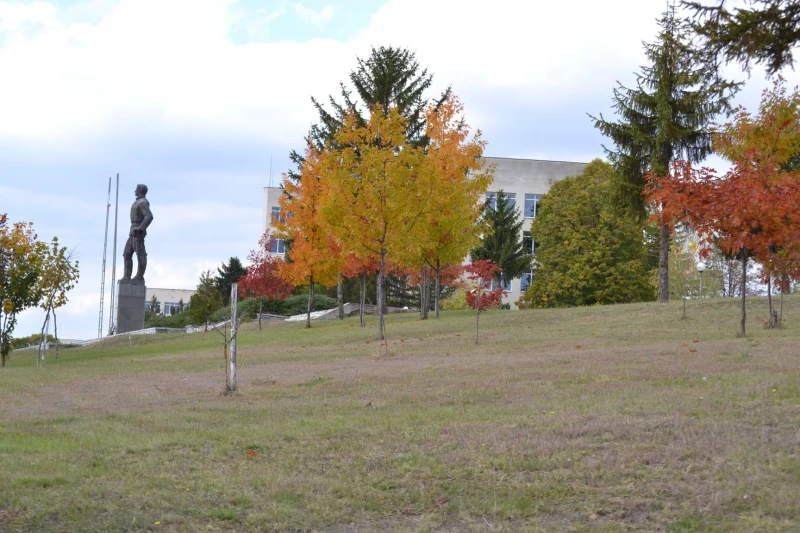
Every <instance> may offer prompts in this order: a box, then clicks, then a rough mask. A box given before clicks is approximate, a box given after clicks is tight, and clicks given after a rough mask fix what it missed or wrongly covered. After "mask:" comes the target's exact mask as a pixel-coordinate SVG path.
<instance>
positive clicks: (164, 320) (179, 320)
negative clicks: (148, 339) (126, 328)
mask: <svg viewBox="0 0 800 533" xmlns="http://www.w3.org/2000/svg"><path fill="white" fill-rule="evenodd" d="M190 324H191V317H190V316H189V311H184V312H183V313H178V314H175V315H170V316H166V315H153V314H150V313H148V317H146V318H145V321H144V327H146V328H185V327H186V326H188V325H190Z"/></svg>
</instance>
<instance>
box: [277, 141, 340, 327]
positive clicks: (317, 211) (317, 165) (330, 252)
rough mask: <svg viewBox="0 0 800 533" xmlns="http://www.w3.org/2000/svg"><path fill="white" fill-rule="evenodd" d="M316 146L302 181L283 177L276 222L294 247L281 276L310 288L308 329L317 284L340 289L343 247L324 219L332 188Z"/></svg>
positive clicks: (307, 158)
mask: <svg viewBox="0 0 800 533" xmlns="http://www.w3.org/2000/svg"><path fill="white" fill-rule="evenodd" d="M320 155H321V154H320V152H319V151H317V150H316V149H315V148H314V147H313V146H309V147H308V148H307V149H306V153H305V161H304V163H303V167H302V169H301V172H300V179H299V180H298V181H294V180H291V179H289V177H288V176H286V175H284V177H283V188H284V191H285V194H284V195H282V196H281V198H280V200H279V203H280V207H281V217H280V218H279V220H276V221H274V222H273V226H274V227H275V229H276V234H277V236H278V237H279V238H281V239H287V240H289V241H290V242H291V245H290V247H289V249H288V251H287V252H286V257H285V259H286V261H285V262H284V263H283V264H281V267H280V275H281V277H282V278H283V279H285V280H286V281H288V282H289V283H292V284H293V285H303V284H306V283H307V284H308V286H309V287H308V310H307V313H306V327H307V328H310V327H311V311H312V310H313V308H314V283H321V284H323V285H325V286H326V287H331V286H333V285H336V282H337V281H338V278H339V271H340V268H341V263H342V261H341V254H340V248H341V247H340V246H339V244H338V243H337V241H336V239H335V238H334V236H333V235H332V234H331V232H330V230H329V229H328V228H327V225H326V223H325V220H324V219H323V217H322V208H323V207H324V206H325V204H326V203H327V202H328V201H329V198H330V188H329V187H327V186H326V182H327V179H326V178H325V174H326V172H325V168H324V167H323V163H324V162H325V161H328V160H325V159H324V158H320Z"/></svg>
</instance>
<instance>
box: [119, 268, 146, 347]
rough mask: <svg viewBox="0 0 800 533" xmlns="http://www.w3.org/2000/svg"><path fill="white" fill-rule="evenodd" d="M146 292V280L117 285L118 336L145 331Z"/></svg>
mask: <svg viewBox="0 0 800 533" xmlns="http://www.w3.org/2000/svg"><path fill="white" fill-rule="evenodd" d="M145 292H146V288H145V286H144V280H129V281H124V280H120V281H119V282H118V283H117V315H116V316H117V331H116V333H117V334H119V333H127V332H129V331H136V330H139V329H144V300H145Z"/></svg>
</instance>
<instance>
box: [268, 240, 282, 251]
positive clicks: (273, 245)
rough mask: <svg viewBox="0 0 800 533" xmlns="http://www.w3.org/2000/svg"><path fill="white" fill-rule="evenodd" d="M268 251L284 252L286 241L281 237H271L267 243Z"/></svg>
mask: <svg viewBox="0 0 800 533" xmlns="http://www.w3.org/2000/svg"><path fill="white" fill-rule="evenodd" d="M269 251H270V253H272V254H285V253H286V243H285V242H284V240H283V239H272V241H270V244H269Z"/></svg>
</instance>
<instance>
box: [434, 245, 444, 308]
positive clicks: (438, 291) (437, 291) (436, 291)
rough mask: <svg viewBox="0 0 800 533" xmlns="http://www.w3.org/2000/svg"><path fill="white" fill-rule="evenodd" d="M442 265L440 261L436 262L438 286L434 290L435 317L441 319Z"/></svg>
mask: <svg viewBox="0 0 800 533" xmlns="http://www.w3.org/2000/svg"><path fill="white" fill-rule="evenodd" d="M441 273H442V265H441V264H440V263H439V260H438V259H437V260H436V286H435V287H434V289H433V309H434V311H433V312H434V316H435V317H436V318H439V300H440V299H441V297H442V295H441V292H442V276H441Z"/></svg>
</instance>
